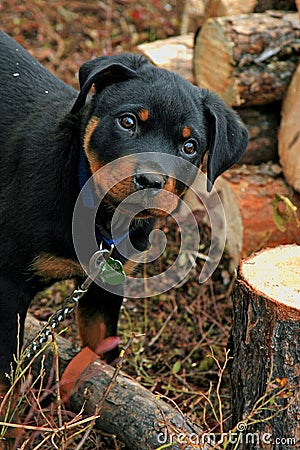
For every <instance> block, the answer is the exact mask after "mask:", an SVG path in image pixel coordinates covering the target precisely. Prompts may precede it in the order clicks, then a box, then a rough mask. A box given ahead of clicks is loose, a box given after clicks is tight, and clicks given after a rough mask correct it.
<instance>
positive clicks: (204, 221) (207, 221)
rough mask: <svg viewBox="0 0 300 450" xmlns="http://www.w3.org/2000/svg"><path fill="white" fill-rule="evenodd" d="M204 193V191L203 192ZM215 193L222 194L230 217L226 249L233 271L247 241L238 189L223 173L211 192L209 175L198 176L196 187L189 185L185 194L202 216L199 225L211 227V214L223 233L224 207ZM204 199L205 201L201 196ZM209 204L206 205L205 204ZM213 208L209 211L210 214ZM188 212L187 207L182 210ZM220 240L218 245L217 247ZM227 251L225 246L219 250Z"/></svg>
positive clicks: (185, 197)
mask: <svg viewBox="0 0 300 450" xmlns="http://www.w3.org/2000/svg"><path fill="white" fill-rule="evenodd" d="M199 193H201V195H199ZM215 195H218V196H219V198H220V200H221V202H222V205H223V208H222V213H223V211H224V213H225V221H226V252H227V255H228V256H229V258H230V263H229V272H230V273H233V272H234V271H235V270H236V269H237V267H238V265H239V262H240V259H241V252H242V245H243V224H242V217H241V212H240V209H239V206H238V204H237V201H236V197H235V193H234V191H233V189H232V188H231V186H230V184H229V183H228V182H227V181H226V180H225V178H223V177H219V178H218V179H217V180H216V182H215V185H214V190H213V191H212V192H211V193H209V194H208V193H207V191H206V179H205V178H204V177H201V176H200V177H198V178H197V179H196V180H195V181H194V183H193V189H189V190H188V192H187V193H186V194H185V196H184V202H185V204H186V205H188V207H189V209H190V210H191V211H192V212H193V213H195V216H196V218H197V217H198V218H199V219H198V220H199V222H200V223H199V226H201V225H202V226H203V225H208V226H210V227H211V225H212V224H211V218H212V217H213V218H214V226H215V228H216V231H215V233H216V235H217V236H220V235H221V233H222V228H223V227H224V222H223V217H222V216H221V215H220V212H221V211H220V207H219V203H218V201H216V198H215ZM200 199H202V200H204V203H203V202H201V200H200ZM204 204H205V205H204ZM208 212H209V215H208ZM181 214H184V210H183V211H182V212H181ZM217 244H218V243H217V242H214V245H215V246H216V249H217ZM219 252H221V254H222V252H223V248H221V249H218V251H217V252H216V254H219Z"/></svg>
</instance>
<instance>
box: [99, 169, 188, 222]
mask: <svg viewBox="0 0 300 450" xmlns="http://www.w3.org/2000/svg"><path fill="white" fill-rule="evenodd" d="M157 178H159V177H157ZM104 201H105V202H106V203H108V204H110V205H111V206H112V207H113V208H114V209H116V208H118V210H119V211H120V212H121V213H123V214H126V215H134V216H135V217H136V218H141V219H142V218H147V217H150V216H151V217H164V216H168V215H170V214H171V213H172V212H173V211H174V210H175V209H176V208H177V205H178V201H179V196H178V194H176V192H175V180H173V179H167V180H166V181H164V186H161V187H158V186H155V185H153V186H149V187H143V188H141V187H140V186H139V185H138V184H137V183H136V176H135V175H133V176H132V177H130V178H129V179H125V180H123V181H122V182H120V183H118V184H116V185H115V186H114V187H113V188H112V189H110V190H109V191H108V192H107V194H106V195H105V197H104Z"/></svg>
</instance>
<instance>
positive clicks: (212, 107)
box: [203, 91, 248, 192]
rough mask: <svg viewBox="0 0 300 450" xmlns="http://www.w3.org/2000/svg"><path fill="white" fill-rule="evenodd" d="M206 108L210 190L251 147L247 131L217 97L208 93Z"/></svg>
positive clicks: (204, 101) (208, 182)
mask: <svg viewBox="0 0 300 450" xmlns="http://www.w3.org/2000/svg"><path fill="white" fill-rule="evenodd" d="M206 94H207V95H206V96H205V97H204V98H203V104H204V108H205V112H206V115H207V123H208V128H209V146H208V159H207V178H208V180H207V190H208V191H209V192H210V191H211V189H212V186H213V184H214V182H215V180H216V178H217V177H218V176H219V175H221V174H222V173H223V172H225V170H226V169H228V168H229V167H231V166H232V165H233V164H235V163H236V162H238V160H239V159H240V158H241V156H242V155H243V153H244V151H245V150H246V147H247V144H248V131H247V129H246V128H245V126H244V125H243V124H242V122H241V121H240V120H239V118H238V116H237V114H236V113H235V112H234V111H233V110H232V109H231V108H228V106H226V105H225V103H223V101H222V100H221V99H220V98H219V97H218V96H217V95H216V94H214V93H212V92H209V91H206Z"/></svg>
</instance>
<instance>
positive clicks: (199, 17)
mask: <svg viewBox="0 0 300 450" xmlns="http://www.w3.org/2000/svg"><path fill="white" fill-rule="evenodd" d="M297 1H299V0H297ZM179 6H181V2H179ZM267 9H279V10H293V11H294V10H295V9H296V7H295V1H294V0H247V1H240V0H185V3H184V9H183V12H182V16H181V34H185V33H188V32H189V31H193V32H195V31H196V30H197V29H198V28H199V27H201V26H202V25H203V23H204V22H205V20H207V19H209V18H210V17H222V16H233V15H239V14H247V13H252V12H263V11H266V10H267ZM180 15H181V14H180V13H179V17H180Z"/></svg>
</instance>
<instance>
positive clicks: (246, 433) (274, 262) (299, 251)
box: [230, 245, 300, 450]
mask: <svg viewBox="0 0 300 450" xmlns="http://www.w3.org/2000/svg"><path fill="white" fill-rule="evenodd" d="M232 297H233V307H234V318H233V328H232V333H231V342H230V347H231V353H232V354H231V356H232V357H233V362H232V367H231V384H232V417H233V426H235V425H237V428H236V429H237V432H240V433H241V434H240V444H239V447H238V448H239V450H256V449H257V450H258V449H260V450H261V449H270V450H271V449H274V450H275V449H276V450H277V449H278V450H279V449H280V450H291V449H292V448H295V449H296V448H299V447H298V445H299V443H300V415H299V410H300V389H299V385H300V351H299V350H300V246H297V245H287V246H279V247H276V248H274V249H266V250H263V251H262V252H260V253H258V254H256V255H254V256H251V257H250V258H248V259H246V260H244V261H243V262H242V264H241V266H240V271H239V276H238V279H237V281H236V284H235V287H234V290H233V296H232ZM297 444H298V445H297Z"/></svg>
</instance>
